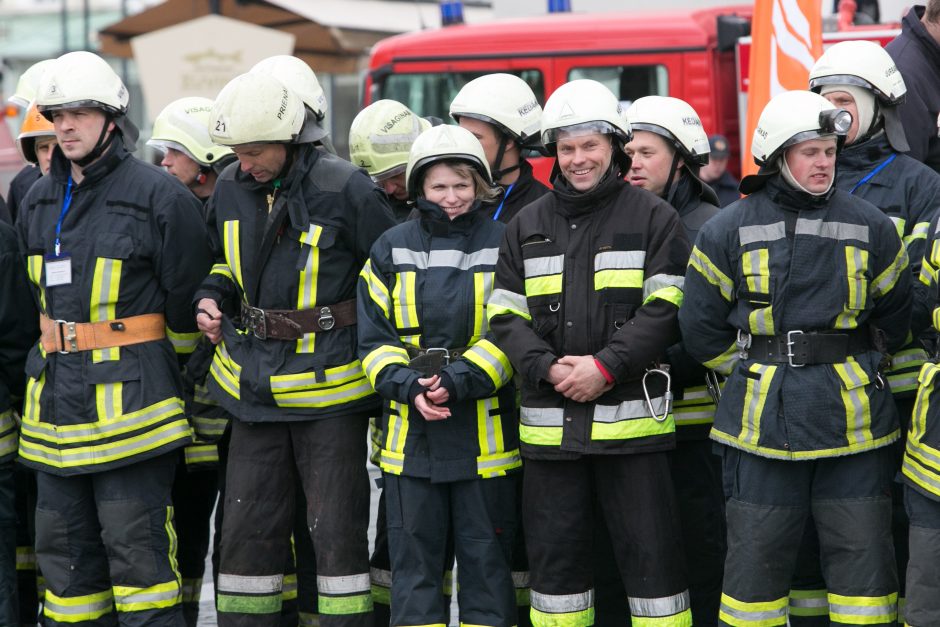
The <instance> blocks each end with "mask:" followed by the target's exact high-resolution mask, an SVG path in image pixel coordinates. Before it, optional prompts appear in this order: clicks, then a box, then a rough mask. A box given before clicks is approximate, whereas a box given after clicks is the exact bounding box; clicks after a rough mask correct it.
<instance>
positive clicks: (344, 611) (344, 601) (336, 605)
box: [317, 591, 372, 616]
mask: <svg viewBox="0 0 940 627" xmlns="http://www.w3.org/2000/svg"><path fill="white" fill-rule="evenodd" d="M317 610H318V611H319V612H320V615H321V616H325V615H331V616H347V615H349V614H362V613H365V612H371V611H372V593H371V591H370V592H367V593H365V594H356V595H352V596H344V597H328V596H324V595H322V594H320V595H318V596H317Z"/></svg>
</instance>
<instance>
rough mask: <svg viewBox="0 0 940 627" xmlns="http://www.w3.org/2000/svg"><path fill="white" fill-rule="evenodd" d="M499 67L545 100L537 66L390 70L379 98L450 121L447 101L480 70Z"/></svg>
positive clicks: (480, 73)
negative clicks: (417, 71) (420, 71)
mask: <svg viewBox="0 0 940 627" xmlns="http://www.w3.org/2000/svg"><path fill="white" fill-rule="evenodd" d="M497 71H501V72H505V73H507V74H515V75H516V76H518V77H520V78H522V80H524V81H525V82H527V83H528V84H529V87H531V88H532V91H533V92H535V97H536V99H538V101H539V103H540V104H544V103H545V82H544V80H543V78H542V73H541V72H539V71H538V70H489V71H478V72H441V73H429V74H391V75H389V76H388V77H387V78H386V79H385V80H384V81H383V82H382V86H381V91H380V93H381V96H380V97H381V98H390V99H392V100H397V101H398V102H401V103H403V104H405V105H407V106H408V107H409V108H410V109H411V110H412V111H414V112H415V113H417V114H418V115H421V116H436V117H439V118H441V119H442V120H444V121H445V122H450V116H449V113H448V112H449V111H450V103H451V101H452V100H453V99H454V97H455V96H456V95H457V92H459V91H460V89H461V88H462V87H463V86H464V85H466V84H467V83H469V82H470V81H472V80H473V79H475V78H478V77H480V76H483V75H484V74H492V73H494V72H497Z"/></svg>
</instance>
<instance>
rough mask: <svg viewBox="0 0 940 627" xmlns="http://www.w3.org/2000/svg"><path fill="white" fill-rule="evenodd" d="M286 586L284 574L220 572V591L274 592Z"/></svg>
mask: <svg viewBox="0 0 940 627" xmlns="http://www.w3.org/2000/svg"><path fill="white" fill-rule="evenodd" d="M283 587H284V575H262V576H257V577H252V576H250V575H226V574H225V573H220V574H219V583H218V588H219V592H242V593H249V594H273V593H275V592H280V591H281V589H282V588H283Z"/></svg>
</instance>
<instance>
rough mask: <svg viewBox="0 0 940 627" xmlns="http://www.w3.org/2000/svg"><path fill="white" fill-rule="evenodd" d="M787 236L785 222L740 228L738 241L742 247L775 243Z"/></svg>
mask: <svg viewBox="0 0 940 627" xmlns="http://www.w3.org/2000/svg"><path fill="white" fill-rule="evenodd" d="M786 236H787V230H786V226H785V225H784V223H783V222H774V223H773V224H755V225H753V226H742V227H738V241H739V242H740V244H741V246H746V245H748V244H753V243H754V242H775V241H777V240H780V239H784V238H785V237H786Z"/></svg>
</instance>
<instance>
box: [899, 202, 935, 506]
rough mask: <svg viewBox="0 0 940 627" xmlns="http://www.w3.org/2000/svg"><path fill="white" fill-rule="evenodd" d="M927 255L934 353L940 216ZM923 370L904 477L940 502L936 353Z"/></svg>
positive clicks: (924, 273)
mask: <svg viewBox="0 0 940 627" xmlns="http://www.w3.org/2000/svg"><path fill="white" fill-rule="evenodd" d="M928 233H929V238H928V240H927V244H926V249H927V252H926V254H925V255H924V259H923V265H922V266H921V274H920V276H921V279H922V280H924V281H925V282H926V283H927V289H926V295H927V296H926V297H927V301H928V302H929V304H930V310H931V317H932V319H933V323H932V328H933V330H934V336H935V337H934V346H935V348H934V351H936V350H937V349H936V346H937V344H936V332H937V331H940V279H938V270H940V215H938V216H935V217H934V219H933V221H932V222H931V223H930V225H929V227H928ZM932 358H933V359H932V360H931V361H928V362H927V363H926V364H924V366H923V367H922V368H921V371H920V373H919V375H918V383H919V385H918V388H917V400H916V401H915V402H914V412H913V415H912V416H911V425H910V428H909V429H908V432H907V444H906V446H905V450H904V459H903V462H902V464H901V475H902V479H903V481H904V482H905V483H907V484H908V485H910V486H911V487H912V488H914V489H916V490H919V491H920V492H922V493H924V494H926V495H927V496H929V497H930V498H932V499H934V500H940V395H938V393H937V391H938V384H940V379H938V378H937V374H938V373H940V360H938V359H937V355H936V353H934V354H933V355H932Z"/></svg>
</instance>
